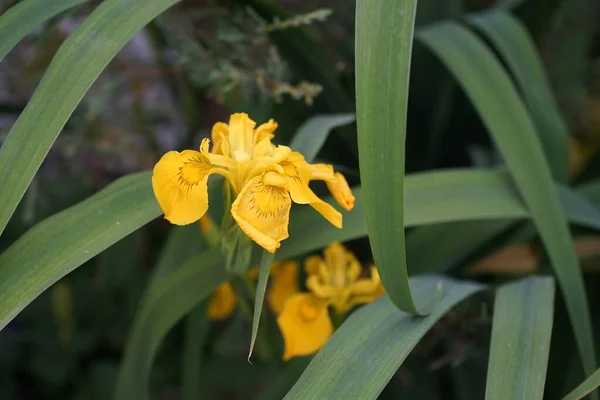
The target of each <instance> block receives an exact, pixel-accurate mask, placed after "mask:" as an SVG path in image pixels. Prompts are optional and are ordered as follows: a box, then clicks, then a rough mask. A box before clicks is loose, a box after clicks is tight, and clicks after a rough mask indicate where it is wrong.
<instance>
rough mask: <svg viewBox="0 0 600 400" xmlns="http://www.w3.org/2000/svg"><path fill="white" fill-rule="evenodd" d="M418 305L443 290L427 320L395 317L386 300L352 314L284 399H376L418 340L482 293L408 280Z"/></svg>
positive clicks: (440, 281)
mask: <svg viewBox="0 0 600 400" xmlns="http://www.w3.org/2000/svg"><path fill="white" fill-rule="evenodd" d="M410 283H411V289H412V293H414V296H415V300H416V301H417V302H419V303H422V302H426V301H428V300H429V299H430V298H431V293H432V291H435V290H436V288H439V287H442V289H443V297H442V300H441V301H440V302H439V303H437V304H436V305H435V306H434V307H433V309H432V310H431V313H430V314H429V315H428V316H427V317H416V318H415V317H413V316H411V315H409V314H406V313H404V312H401V311H399V310H398V309H397V308H396V307H395V306H394V304H392V302H391V301H390V299H389V298H388V297H387V296H383V297H382V298H381V299H379V300H377V301H376V302H374V303H371V304H369V305H367V306H364V307H362V308H361V309H360V310H358V311H356V312H355V313H353V314H352V315H351V316H350V317H349V318H348V319H347V320H346V321H345V322H344V323H343V324H342V326H341V327H340V329H338V331H337V332H336V333H335V334H334V335H333V337H331V338H330V339H329V341H328V342H327V343H326V344H325V346H324V347H323V348H322V349H321V350H320V351H319V352H318V353H317V354H316V355H315V357H314V358H313V360H312V362H311V363H310V364H309V366H308V368H307V369H306V371H304V373H303V374H302V376H301V377H300V379H299V380H298V382H296V384H295V385H294V387H293V388H292V390H290V392H289V393H288V394H287V396H286V397H285V399H288V400H298V399H375V398H377V396H378V395H379V393H380V392H381V391H382V390H383V388H384V387H385V385H386V384H387V382H388V381H389V380H390V378H391V377H392V375H393V374H394V373H395V372H396V370H397V369H398V367H400V365H401V364H402V362H403V361H404V360H405V359H406V357H407V356H408V354H409V353H410V352H411V351H412V349H413V348H414V347H415V346H416V345H417V343H418V342H419V340H420V339H421V338H422V337H423V335H425V333H426V332H427V331H428V330H429V329H430V328H431V326H432V325H433V324H434V323H435V322H436V321H437V320H438V319H439V318H440V317H442V316H443V315H444V314H445V313H446V312H448V310H449V309H450V308H452V307H453V306H454V305H456V304H457V303H458V302H460V301H461V300H463V299H464V298H466V297H468V296H470V295H472V294H473V293H475V292H477V291H479V290H481V289H482V288H483V287H482V286H480V285H477V284H474V283H468V282H459V281H455V280H452V279H447V278H442V277H435V276H427V277H417V278H411V280H410Z"/></svg>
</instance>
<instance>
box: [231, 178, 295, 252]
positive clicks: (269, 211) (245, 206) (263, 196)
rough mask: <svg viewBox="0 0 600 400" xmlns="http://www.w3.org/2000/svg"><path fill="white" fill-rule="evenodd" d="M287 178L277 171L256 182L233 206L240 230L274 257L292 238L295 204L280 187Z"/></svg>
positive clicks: (248, 184) (240, 195) (251, 183)
mask: <svg viewBox="0 0 600 400" xmlns="http://www.w3.org/2000/svg"><path fill="white" fill-rule="evenodd" d="M284 183H285V177H283V176H282V175H281V174H279V173H277V172H275V171H267V172H266V173H264V174H263V175H260V176H257V177H254V178H252V179H251V180H250V181H249V182H248V183H247V184H246V186H244V188H243V189H242V191H241V192H240V193H239V195H238V197H237V198H236V199H235V201H234V202H233V204H232V205H231V214H232V215H233V218H235V220H236V222H237V223H238V225H239V226H240V229H241V230H242V231H243V232H244V233H245V234H246V235H248V236H249V237H250V238H251V239H252V240H254V241H255V242H256V243H258V245H260V246H261V247H263V248H264V249H266V250H267V251H269V252H271V253H274V252H275V250H277V249H278V248H279V246H280V245H281V243H280V242H281V241H282V240H284V239H287V238H288V236H289V235H288V224H289V219H290V208H291V206H292V201H291V199H290V195H289V193H288V191H287V190H286V189H285V188H283V187H280V186H279V185H282V184H284Z"/></svg>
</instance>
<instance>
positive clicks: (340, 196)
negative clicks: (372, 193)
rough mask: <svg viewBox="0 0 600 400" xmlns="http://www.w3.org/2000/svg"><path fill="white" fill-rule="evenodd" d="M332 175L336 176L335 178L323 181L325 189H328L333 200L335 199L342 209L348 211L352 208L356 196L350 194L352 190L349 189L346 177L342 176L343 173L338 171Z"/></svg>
mask: <svg viewBox="0 0 600 400" xmlns="http://www.w3.org/2000/svg"><path fill="white" fill-rule="evenodd" d="M334 175H335V178H336V179H335V180H333V181H330V180H328V181H325V184H326V185H327V189H329V191H330V192H331V194H332V195H333V198H334V199H335V201H337V203H338V204H339V205H340V206H342V208H343V209H344V210H346V211H350V210H352V209H353V208H354V202H355V200H356V198H355V197H354V195H353V194H352V190H351V189H350V186H348V182H347V181H346V178H344V175H342V174H340V173H339V172H336V173H335V174H334Z"/></svg>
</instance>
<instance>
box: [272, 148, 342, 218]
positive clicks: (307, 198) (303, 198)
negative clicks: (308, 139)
mask: <svg viewBox="0 0 600 400" xmlns="http://www.w3.org/2000/svg"><path fill="white" fill-rule="evenodd" d="M279 165H281V166H282V167H283V169H284V174H285V176H286V177H287V178H288V180H289V190H290V195H291V196H292V200H293V201H294V203H298V204H309V205H310V206H311V207H312V208H314V209H315V210H317V211H318V212H319V213H320V214H321V215H322V216H323V217H325V219H326V220H327V221H329V222H331V224H332V225H333V226H335V227H336V228H342V214H341V213H340V212H339V211H338V210H336V209H335V208H333V206H331V204H329V203H327V202H325V201H323V200H321V199H320V198H319V197H318V196H317V195H316V194H315V193H314V192H313V191H312V190H311V189H310V187H308V182H309V179H308V178H309V177H310V170H309V168H308V164H306V161H304V157H302V155H301V154H300V153H296V152H293V153H291V154H290V155H289V156H288V157H287V158H286V159H285V160H284V161H282V162H280V163H279Z"/></svg>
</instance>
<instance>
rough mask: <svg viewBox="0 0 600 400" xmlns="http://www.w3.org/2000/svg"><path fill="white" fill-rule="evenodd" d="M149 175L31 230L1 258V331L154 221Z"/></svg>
mask: <svg viewBox="0 0 600 400" xmlns="http://www.w3.org/2000/svg"><path fill="white" fill-rule="evenodd" d="M149 182H150V176H149V174H148V173H139V174H134V175H130V176H128V177H125V178H122V179H119V180H117V181H116V182H114V183H112V184H111V185H110V186H108V187H107V188H106V189H104V190H103V191H101V192H99V193H98V194H96V195H94V196H91V197H90V198H89V199H87V200H85V201H83V202H81V203H79V204H78V205H76V206H74V207H71V208H69V209H68V210H65V211H63V212H60V213H58V214H56V215H54V216H52V217H50V218H48V219H46V220H44V221H42V222H41V223H39V224H37V225H36V226H34V227H33V228H32V229H30V230H29V231H28V232H27V233H26V234H25V235H23V236H22V237H21V238H20V239H19V240H18V241H17V242H16V243H14V244H13V245H12V246H11V247H9V248H8V249H7V250H6V251H4V252H3V253H2V254H1V255H0V329H2V328H4V327H5V326H6V324H8V323H9V322H10V321H11V320H12V319H13V318H14V317H15V316H16V315H17V314H18V313H19V312H20V311H21V310H22V309H23V308H24V307H25V306H26V305H27V304H29V303H30V302H31V301H32V300H33V299H35V298H36V297H37V296H39V295H40V294H41V293H42V292H43V291H44V290H46V289H47V288H48V287H50V286H51V285H52V284H53V283H54V282H56V281H57V280H59V279H60V278H62V277H63V276H65V275H66V274H68V273H69V272H71V271H72V270H73V269H75V268H76V267H78V266H79V265H81V264H83V263H84V262H86V261H87V260H89V259H90V258H92V257H94V256H95V255H96V254H98V253H100V252H101V251H102V250H104V249H106V248H107V247H108V246H110V245H112V244H113V243H115V242H116V241H118V240H120V239H121V238H123V237H125V236H126V235H128V234H130V233H131V232H133V231H135V230H136V229H138V228H139V227H141V226H143V225H144V224H146V223H147V222H149V221H150V220H152V219H154V218H156V217H157V216H158V215H159V213H160V208H159V206H158V204H157V203H156V200H154V198H153V197H154V195H153V194H152V188H151V186H150V184H149Z"/></svg>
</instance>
